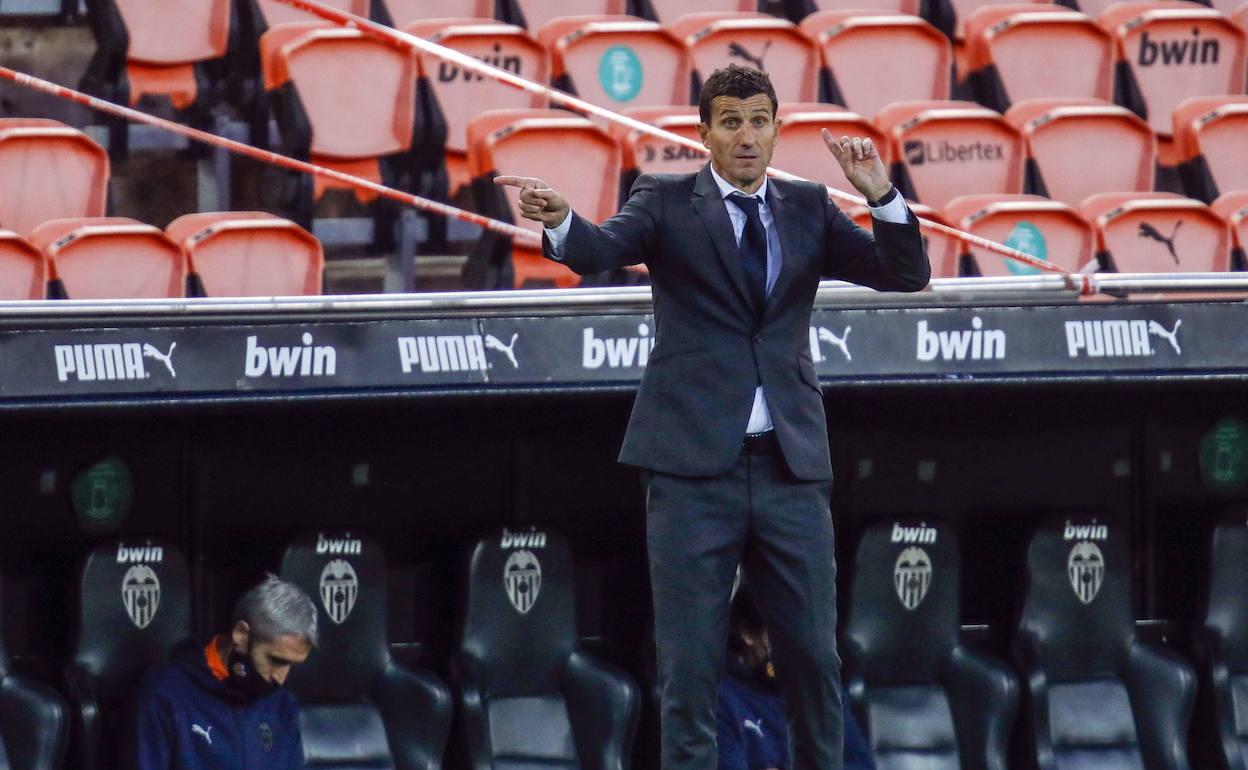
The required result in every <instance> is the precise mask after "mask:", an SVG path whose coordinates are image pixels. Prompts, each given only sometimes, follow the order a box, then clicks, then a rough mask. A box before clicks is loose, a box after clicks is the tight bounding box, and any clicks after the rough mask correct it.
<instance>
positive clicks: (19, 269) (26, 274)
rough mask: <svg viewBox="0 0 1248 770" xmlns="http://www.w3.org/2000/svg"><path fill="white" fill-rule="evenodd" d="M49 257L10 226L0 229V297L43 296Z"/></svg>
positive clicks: (44, 295) (27, 297)
mask: <svg viewBox="0 0 1248 770" xmlns="http://www.w3.org/2000/svg"><path fill="white" fill-rule="evenodd" d="M47 293H48V259H47V257H45V256H44V255H43V252H42V251H40V250H39V249H36V248H35V247H34V246H32V245H30V242H29V241H27V240H26V239H25V238H23V237H22V236H20V235H18V234H17V233H15V232H13V231H12V230H0V299H4V300H11V299H44V298H45V297H46V296H47Z"/></svg>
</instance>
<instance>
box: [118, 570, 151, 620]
mask: <svg viewBox="0 0 1248 770" xmlns="http://www.w3.org/2000/svg"><path fill="white" fill-rule="evenodd" d="M121 603H122V605H123V606H124V607H125V608H126V615H128V616H129V617H130V622H131V623H133V624H134V627H135V628H137V629H139V630H142V629H144V628H147V627H148V625H149V624H150V623H151V622H152V619H153V618H155V617H156V610H157V609H159V608H160V578H158V577H157V576H156V572H155V570H153V569H152V568H151V567H149V566H147V565H146V564H136V565H134V566H133V567H131V568H130V569H128V570H126V574H125V575H123V576H122V578H121Z"/></svg>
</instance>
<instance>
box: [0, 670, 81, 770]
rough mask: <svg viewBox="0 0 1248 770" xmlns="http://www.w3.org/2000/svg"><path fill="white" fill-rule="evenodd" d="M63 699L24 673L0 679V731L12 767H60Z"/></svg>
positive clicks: (31, 769) (27, 769) (28, 769)
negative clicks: (27, 677) (25, 676)
mask: <svg viewBox="0 0 1248 770" xmlns="http://www.w3.org/2000/svg"><path fill="white" fill-rule="evenodd" d="M65 712H66V708H65V703H64V701H63V700H62V699H61V696H60V695H58V694H57V693H56V691H54V690H53V689H52V688H50V687H47V686H46V685H43V684H40V683H38V682H32V681H29V680H27V679H25V678H24V677H19V676H12V675H10V676H6V677H4V679H3V680H2V681H0V735H2V736H3V737H4V747H5V749H6V750H7V751H8V754H9V761H10V762H11V763H12V767H13V770H59V768H60V767H61V763H62V761H63V760H64V758H65V742H66V737H67V733H68V730H67V727H68V725H67V724H66V722H67V719H66V717H67V715H66V713H65Z"/></svg>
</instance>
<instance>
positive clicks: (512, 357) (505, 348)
mask: <svg viewBox="0 0 1248 770" xmlns="http://www.w3.org/2000/svg"><path fill="white" fill-rule="evenodd" d="M519 336H520V335H519V334H513V335H511V344H510V345H504V344H503V341H502V340H500V339H499V338H498V337H495V336H494V335H493V334H487V335H485V346H486V347H487V348H489V349H490V350H497V351H498V352H499V353H502V354H503V355H505V356H507V360H509V361H511V366H512V368H514V369H519V368H520V364H519V363H517V362H516V354H515V350H514V348H515V347H516V338H518V337H519Z"/></svg>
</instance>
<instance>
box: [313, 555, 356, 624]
mask: <svg viewBox="0 0 1248 770" xmlns="http://www.w3.org/2000/svg"><path fill="white" fill-rule="evenodd" d="M359 595H360V580H359V578H358V577H356V575H355V568H354V567H352V566H351V562H349V561H347V560H346V559H333V560H331V561H330V562H328V563H327V564H326V565H325V568H324V569H322V570H321V604H323V605H325V613H326V614H327V615H329V619H330V620H332V621H334V623H337V624H339V625H341V624H342V623H343V622H344V621H346V619H347V617H348V616H350V615H351V610H352V609H354V608H355V600H356V599H357V598H358V597H359Z"/></svg>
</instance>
